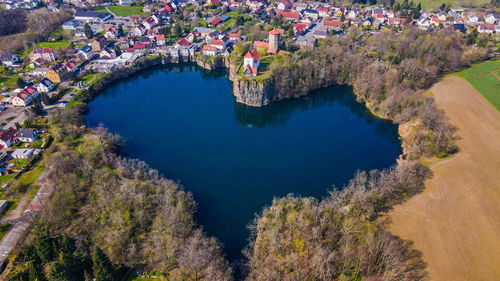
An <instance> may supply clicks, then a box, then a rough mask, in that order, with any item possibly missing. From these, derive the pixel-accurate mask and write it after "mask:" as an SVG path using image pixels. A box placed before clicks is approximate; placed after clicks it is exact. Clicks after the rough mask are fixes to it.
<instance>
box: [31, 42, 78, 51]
mask: <svg viewBox="0 0 500 281" xmlns="http://www.w3.org/2000/svg"><path fill="white" fill-rule="evenodd" d="M71 44H72V42H70V41H68V40H61V41H56V42H38V43H36V46H37V47H38V48H54V49H61V48H67V47H69V46H70V45H71Z"/></svg>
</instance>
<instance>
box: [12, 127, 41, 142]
mask: <svg viewBox="0 0 500 281" xmlns="http://www.w3.org/2000/svg"><path fill="white" fill-rule="evenodd" d="M16 136H17V139H18V140H20V141H23V142H34V141H35V140H36V139H37V138H38V131H37V130H36V129H24V128H21V129H19V130H18V131H17V135H16Z"/></svg>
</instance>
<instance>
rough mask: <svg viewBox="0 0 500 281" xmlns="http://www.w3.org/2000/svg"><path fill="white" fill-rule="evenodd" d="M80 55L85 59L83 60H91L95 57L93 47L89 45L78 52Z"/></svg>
mask: <svg viewBox="0 0 500 281" xmlns="http://www.w3.org/2000/svg"><path fill="white" fill-rule="evenodd" d="M78 55H79V56H80V57H81V58H82V59H83V60H89V59H91V58H92V57H93V56H94V51H93V50H92V46H90V45H87V46H84V47H83V48H81V49H80V50H78Z"/></svg>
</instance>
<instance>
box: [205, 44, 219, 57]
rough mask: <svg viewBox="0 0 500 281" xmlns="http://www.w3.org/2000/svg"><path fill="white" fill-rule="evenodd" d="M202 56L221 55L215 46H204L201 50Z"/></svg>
mask: <svg viewBox="0 0 500 281" xmlns="http://www.w3.org/2000/svg"><path fill="white" fill-rule="evenodd" d="M201 51H202V54H203V55H205V56H215V55H217V54H218V53H219V50H218V49H217V48H216V47H215V46H209V45H204V46H203V47H202V48H201Z"/></svg>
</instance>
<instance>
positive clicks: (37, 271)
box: [28, 261, 44, 281]
mask: <svg viewBox="0 0 500 281" xmlns="http://www.w3.org/2000/svg"><path fill="white" fill-rule="evenodd" d="M28 278H29V281H42V280H44V278H43V274H42V269H41V268H40V267H39V266H37V264H36V263H35V262H34V261H30V262H29V263H28Z"/></svg>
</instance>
